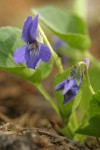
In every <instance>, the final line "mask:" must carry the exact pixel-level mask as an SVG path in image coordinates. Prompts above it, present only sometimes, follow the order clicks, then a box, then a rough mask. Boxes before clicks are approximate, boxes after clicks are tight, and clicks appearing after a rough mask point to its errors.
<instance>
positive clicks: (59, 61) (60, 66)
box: [38, 25, 63, 73]
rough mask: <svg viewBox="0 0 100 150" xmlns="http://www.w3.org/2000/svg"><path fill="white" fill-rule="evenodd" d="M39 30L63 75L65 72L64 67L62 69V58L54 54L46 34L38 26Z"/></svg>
mask: <svg viewBox="0 0 100 150" xmlns="http://www.w3.org/2000/svg"><path fill="white" fill-rule="evenodd" d="M38 29H39V31H40V32H41V34H42V36H43V39H44V42H45V43H46V44H47V46H48V47H49V48H50V51H51V53H52V56H53V58H54V60H55V63H56V65H57V67H58V70H59V72H60V73H62V72H63V67H62V64H61V59H60V58H59V57H58V56H57V54H56V53H55V52H54V50H53V48H52V47H51V45H50V43H49V41H48V39H47V37H46V35H45V33H44V32H43V30H42V28H41V27H40V25H39V26H38Z"/></svg>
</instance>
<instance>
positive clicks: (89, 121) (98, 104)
mask: <svg viewBox="0 0 100 150" xmlns="http://www.w3.org/2000/svg"><path fill="white" fill-rule="evenodd" d="M76 132H77V133H79V134H84V135H89V136H96V137H100V91H98V92H97V93H96V94H94V95H93V97H92V100H91V101H90V106H89V108H88V111H87V114H86V116H85V118H84V121H83V122H82V124H81V125H80V127H79V129H78V130H77V131H76Z"/></svg>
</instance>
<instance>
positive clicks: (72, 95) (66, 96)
mask: <svg viewBox="0 0 100 150" xmlns="http://www.w3.org/2000/svg"><path fill="white" fill-rule="evenodd" d="M75 96H76V95H74V94H72V93H70V94H65V95H64V104H66V103H67V102H69V101H70V100H72V99H73V98H74V97H75Z"/></svg>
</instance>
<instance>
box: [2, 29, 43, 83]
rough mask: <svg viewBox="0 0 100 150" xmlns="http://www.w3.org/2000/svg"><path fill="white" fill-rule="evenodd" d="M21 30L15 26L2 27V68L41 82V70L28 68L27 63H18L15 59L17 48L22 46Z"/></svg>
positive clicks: (31, 80) (26, 78)
mask: <svg viewBox="0 0 100 150" xmlns="http://www.w3.org/2000/svg"><path fill="white" fill-rule="evenodd" d="M23 44H24V43H23V42H22V41H21V30H20V29H18V28H13V27H3V28H0V69H1V70H5V71H8V72H10V73H13V74H15V75H18V76H20V77H22V78H23V79H25V80H28V81H30V82H34V84H39V83H40V81H41V76H42V75H41V70H40V69H37V70H36V71H35V70H33V69H28V68H26V66H25V64H22V65H18V64H16V63H15V62H14V61H13V54H14V51H15V50H16V48H18V47H20V46H22V45H23Z"/></svg>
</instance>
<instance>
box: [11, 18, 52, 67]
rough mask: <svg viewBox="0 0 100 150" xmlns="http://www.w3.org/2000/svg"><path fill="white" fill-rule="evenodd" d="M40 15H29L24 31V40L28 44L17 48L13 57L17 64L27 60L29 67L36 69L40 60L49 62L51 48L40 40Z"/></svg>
mask: <svg viewBox="0 0 100 150" xmlns="http://www.w3.org/2000/svg"><path fill="white" fill-rule="evenodd" d="M37 34H38V15H37V16H36V17H35V18H34V19H32V17H31V16H29V17H27V19H26V21H25V23H24V26H23V31H22V40H23V41H24V42H25V43H26V44H27V45H25V46H21V47H19V48H18V49H16V51H15V53H14V56H13V59H14V61H15V62H16V63H17V64H20V63H22V62H25V63H26V65H27V67H28V68H33V69H36V67H37V66H38V64H39V63H40V61H43V62H48V61H49V60H50V58H51V52H50V49H49V48H48V47H47V46H46V45H45V44H43V43H41V42H39V41H38V37H37Z"/></svg>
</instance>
